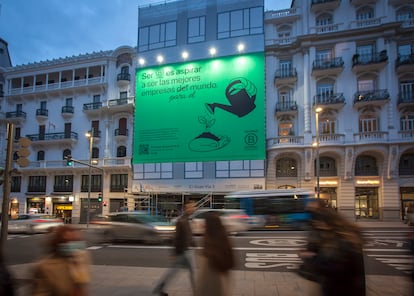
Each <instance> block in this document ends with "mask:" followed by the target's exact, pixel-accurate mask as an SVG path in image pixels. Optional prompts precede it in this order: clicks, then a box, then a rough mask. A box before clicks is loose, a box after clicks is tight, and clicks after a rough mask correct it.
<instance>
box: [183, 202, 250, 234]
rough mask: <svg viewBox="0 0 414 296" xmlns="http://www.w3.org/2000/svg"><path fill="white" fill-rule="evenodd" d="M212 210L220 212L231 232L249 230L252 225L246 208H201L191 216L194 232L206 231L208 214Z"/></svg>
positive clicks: (227, 228)
mask: <svg viewBox="0 0 414 296" xmlns="http://www.w3.org/2000/svg"><path fill="white" fill-rule="evenodd" d="M212 211H213V212H216V213H218V215H219V216H220V218H221V220H222V222H223V225H224V227H226V230H227V231H228V232H229V233H231V234H237V233H239V232H242V231H247V230H249V229H250V228H251V227H252V225H251V219H250V217H249V216H248V215H247V214H246V212H245V211H244V210H241V209H210V208H201V209H198V210H196V211H195V212H194V213H193V214H192V215H191V216H190V217H189V220H190V225H191V230H192V231H193V234H196V235H200V234H203V233H204V229H205V217H206V214H207V213H208V212H212Z"/></svg>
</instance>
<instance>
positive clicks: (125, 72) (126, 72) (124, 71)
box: [121, 66, 129, 74]
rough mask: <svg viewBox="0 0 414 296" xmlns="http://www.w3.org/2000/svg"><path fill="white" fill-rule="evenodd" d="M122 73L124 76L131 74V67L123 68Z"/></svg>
mask: <svg viewBox="0 0 414 296" xmlns="http://www.w3.org/2000/svg"><path fill="white" fill-rule="evenodd" d="M121 73H122V74H129V67H128V66H123V67H122V68H121Z"/></svg>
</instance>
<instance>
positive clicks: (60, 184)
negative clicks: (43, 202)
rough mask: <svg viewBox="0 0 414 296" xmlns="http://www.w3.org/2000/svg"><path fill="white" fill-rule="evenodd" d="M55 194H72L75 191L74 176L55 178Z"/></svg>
mask: <svg viewBox="0 0 414 296" xmlns="http://www.w3.org/2000/svg"><path fill="white" fill-rule="evenodd" d="M53 191H54V192H72V191H73V175H59V176H55V185H54V187H53Z"/></svg>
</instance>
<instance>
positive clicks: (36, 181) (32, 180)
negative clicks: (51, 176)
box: [27, 176, 46, 192]
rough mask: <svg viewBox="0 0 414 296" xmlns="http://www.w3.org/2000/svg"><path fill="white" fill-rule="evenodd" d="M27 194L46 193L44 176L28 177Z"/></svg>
mask: <svg viewBox="0 0 414 296" xmlns="http://www.w3.org/2000/svg"><path fill="white" fill-rule="evenodd" d="M27 191H28V192H46V176H29V186H28V188H27Z"/></svg>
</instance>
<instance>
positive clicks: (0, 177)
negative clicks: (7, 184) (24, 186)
mask: <svg viewBox="0 0 414 296" xmlns="http://www.w3.org/2000/svg"><path fill="white" fill-rule="evenodd" d="M4 171H5V170H4V168H2V167H0V185H2V184H3V182H4Z"/></svg>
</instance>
